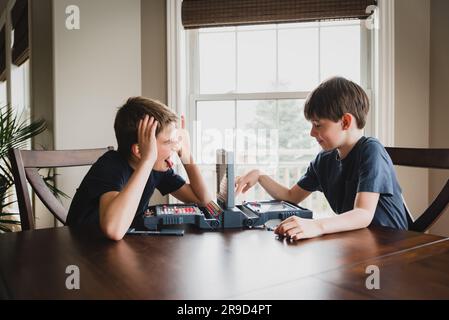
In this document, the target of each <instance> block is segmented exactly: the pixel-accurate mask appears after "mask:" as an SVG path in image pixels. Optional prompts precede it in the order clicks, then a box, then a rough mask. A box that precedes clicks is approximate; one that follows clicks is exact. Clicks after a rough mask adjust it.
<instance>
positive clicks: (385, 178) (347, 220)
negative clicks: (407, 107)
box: [236, 77, 408, 240]
mask: <svg viewBox="0 0 449 320" xmlns="http://www.w3.org/2000/svg"><path fill="white" fill-rule="evenodd" d="M368 110H369V100H368V97H367V95H366V93H365V92H364V91H363V89H362V88H361V87H360V86H358V85H357V84H355V83H354V82H352V81H349V80H346V79H344V78H340V77H335V78H331V79H329V80H327V81H325V82H323V83H322V84H320V85H319V86H318V87H317V88H316V89H315V90H314V91H313V92H312V93H311V94H310V95H309V97H308V98H307V100H306V102H305V106H304V115H305V117H306V119H307V120H309V121H310V122H311V123H312V129H311V132H310V135H311V136H312V137H314V138H315V139H316V140H317V142H318V143H319V144H320V146H321V147H322V148H323V151H322V152H320V153H319V154H318V155H317V156H316V158H315V159H314V160H313V161H312V162H311V163H310V165H309V167H308V169H307V171H306V173H305V174H304V176H303V177H301V179H300V180H299V181H298V183H297V184H295V185H294V186H293V187H292V188H290V189H288V188H286V187H284V186H282V185H280V184H278V183H277V182H275V181H274V180H273V179H271V178H270V177H269V176H267V175H264V174H262V173H261V172H260V171H259V170H252V171H250V172H249V173H247V174H246V175H244V176H242V177H239V178H237V179H236V194H238V193H240V192H246V191H247V190H248V189H250V188H251V187H252V186H254V184H256V183H260V185H261V186H262V187H263V188H264V189H265V190H266V191H267V192H268V193H269V194H270V195H271V196H272V197H273V198H274V199H277V200H286V201H290V202H292V203H299V202H301V201H303V200H304V199H305V198H307V197H308V196H309V195H310V194H311V193H312V192H314V191H321V192H323V193H324V195H325V197H326V199H327V200H328V202H329V204H330V206H331V208H332V209H333V211H334V212H335V213H336V214H337V215H336V216H334V217H329V218H323V219H317V220H308V219H301V218H298V217H296V216H294V217H290V218H288V219H286V220H284V221H283V222H282V223H281V224H280V225H279V226H278V227H277V228H276V230H275V233H277V234H280V235H285V236H288V237H289V238H290V239H292V240H299V239H306V238H313V237H318V236H321V235H323V234H327V233H334V232H341V231H348V230H354V229H359V228H365V227H368V226H369V225H379V226H386V227H391V228H396V229H407V227H408V226H407V218H406V214H407V213H406V211H405V207H404V203H403V199H402V191H401V188H400V186H399V183H398V181H397V179H396V174H395V171H394V168H393V163H392V161H391V159H390V157H389V155H388V153H387V152H386V150H385V148H384V147H383V146H382V144H381V143H380V142H379V141H378V140H377V139H375V138H367V137H364V136H363V128H364V126H365V123H366V116H367V114H368Z"/></svg>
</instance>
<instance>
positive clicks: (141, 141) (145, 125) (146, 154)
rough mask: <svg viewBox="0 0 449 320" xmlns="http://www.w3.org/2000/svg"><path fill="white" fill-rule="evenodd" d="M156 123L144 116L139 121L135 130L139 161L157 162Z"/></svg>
mask: <svg viewBox="0 0 449 320" xmlns="http://www.w3.org/2000/svg"><path fill="white" fill-rule="evenodd" d="M157 124H158V122H157V121H155V120H154V118H153V117H151V119H150V117H149V116H148V115H145V117H144V118H143V119H141V120H140V121H139V126H138V128H137V143H138V145H139V152H140V160H141V161H144V162H145V161H151V162H156V160H157V140H156V128H157Z"/></svg>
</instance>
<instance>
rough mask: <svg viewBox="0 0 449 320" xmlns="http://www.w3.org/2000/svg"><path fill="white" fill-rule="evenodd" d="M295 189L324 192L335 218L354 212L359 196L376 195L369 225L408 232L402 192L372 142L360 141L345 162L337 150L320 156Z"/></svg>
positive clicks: (386, 158) (385, 155) (386, 157)
mask: <svg viewBox="0 0 449 320" xmlns="http://www.w3.org/2000/svg"><path fill="white" fill-rule="evenodd" d="M298 186H300V187H301V188H303V189H304V190H307V191H310V192H313V191H321V192H323V193H324V195H325V197H326V199H327V201H328V202H329V204H330V206H331V208H332V209H333V211H334V212H335V213H337V214H341V213H344V212H346V211H349V210H352V209H354V200H355V197H356V194H357V193H358V192H375V193H379V202H378V204H377V207H376V212H375V214H374V218H373V220H372V222H371V225H379V226H386V227H391V228H395V229H404V230H406V229H407V228H408V224H407V216H406V214H407V213H406V211H405V207H404V203H403V199H402V190H401V187H400V186H399V183H398V181H397V178H396V173H395V171H394V168H393V163H392V161H391V158H390V156H389V155H388V153H387V151H386V150H385V148H384V147H383V146H382V144H381V143H380V142H379V141H378V140H377V139H375V138H366V137H362V138H360V140H359V141H358V142H357V143H356V144H355V146H354V147H353V148H352V150H351V151H350V152H349V154H348V155H347V156H346V157H345V158H344V159H340V158H339V154H338V151H337V150H336V149H334V150H332V151H322V152H320V153H319V154H318V155H317V157H316V158H315V160H313V161H312V162H311V163H310V166H309V168H308V169H307V171H306V173H305V174H304V176H303V177H302V178H301V179H300V180H299V181H298Z"/></svg>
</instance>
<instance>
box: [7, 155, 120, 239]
mask: <svg viewBox="0 0 449 320" xmlns="http://www.w3.org/2000/svg"><path fill="white" fill-rule="evenodd" d="M109 150H114V148H113V147H107V148H102V149H86V150H64V151H40V150H39V151H35V150H19V149H10V150H9V158H10V161H11V171H12V174H13V177H14V183H15V186H16V193H17V201H18V203H19V210H20V221H21V225H22V231H24V230H34V228H35V224H34V214H33V209H32V207H31V200H30V195H29V193H28V186H27V180H28V182H29V184H30V185H31V188H32V189H33V191H34V192H35V193H36V194H37V196H38V197H39V199H41V201H42V202H43V203H44V205H45V206H46V207H47V208H48V209H49V210H50V212H51V213H52V214H53V215H54V216H55V217H56V218H57V219H58V220H59V221H60V222H62V223H65V221H66V218H67V213H68V211H67V210H66V209H65V208H64V207H63V206H62V204H61V203H60V202H59V201H58V199H57V198H56V197H55V196H54V194H53V193H52V192H51V191H50V189H49V188H48V187H47V185H46V184H45V182H44V180H43V178H42V176H41V175H40V174H39V173H38V169H39V168H58V167H77V166H88V165H92V164H93V163H94V162H95V161H97V159H98V158H99V157H100V156H101V155H103V154H104V153H105V152H107V151H109Z"/></svg>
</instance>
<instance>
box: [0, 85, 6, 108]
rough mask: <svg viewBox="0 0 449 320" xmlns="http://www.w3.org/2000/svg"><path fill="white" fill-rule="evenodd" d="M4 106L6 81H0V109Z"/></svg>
mask: <svg viewBox="0 0 449 320" xmlns="http://www.w3.org/2000/svg"><path fill="white" fill-rule="evenodd" d="M6 104H7V101H6V81H0V107H4V106H6Z"/></svg>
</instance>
